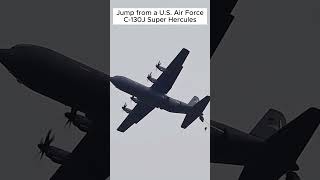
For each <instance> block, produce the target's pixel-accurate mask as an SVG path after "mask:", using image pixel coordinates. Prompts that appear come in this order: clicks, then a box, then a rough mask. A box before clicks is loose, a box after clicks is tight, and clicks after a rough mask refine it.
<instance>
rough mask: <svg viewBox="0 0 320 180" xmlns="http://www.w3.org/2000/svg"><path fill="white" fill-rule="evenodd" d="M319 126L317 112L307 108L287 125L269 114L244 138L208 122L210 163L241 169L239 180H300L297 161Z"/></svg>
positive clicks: (278, 114) (278, 115) (274, 113)
mask: <svg viewBox="0 0 320 180" xmlns="http://www.w3.org/2000/svg"><path fill="white" fill-rule="evenodd" d="M319 123H320V110H319V109H316V108H310V109H308V110H307V111H305V112H304V113H302V114H301V115H300V116H298V117H297V118H296V119H294V120H293V121H291V122H290V123H288V124H286V120H285V117H284V116H283V114H282V113H281V112H279V111H276V110H272V109H271V110H269V111H268V112H267V113H266V114H265V116H264V117H263V118H262V119H261V121H260V122H259V123H258V124H257V125H256V126H255V127H254V128H253V130H252V131H251V132H250V133H249V134H247V133H244V132H242V131H239V130H237V129H234V128H231V127H229V126H227V125H224V124H221V123H218V122H216V121H211V125H210V129H211V131H210V133H211V139H210V141H211V142H210V143H211V144H210V146H211V147H212V148H211V149H212V150H211V159H210V162H211V163H222V164H232V165H241V166H244V168H243V170H242V173H241V175H240V178H239V180H255V179H259V180H278V179H279V178H280V177H281V176H283V175H286V179H287V180H299V179H300V178H299V176H298V174H297V173H296V172H295V171H297V170H299V166H298V165H297V163H296V161H297V159H298V157H299V156H300V154H301V153H302V151H303V149H304V148H305V146H306V145H307V143H308V141H309V140H310V138H311V137H312V135H313V133H314V132H315V130H316V129H317V127H318V125H319Z"/></svg>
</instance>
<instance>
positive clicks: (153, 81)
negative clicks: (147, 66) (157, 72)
mask: <svg viewBox="0 0 320 180" xmlns="http://www.w3.org/2000/svg"><path fill="white" fill-rule="evenodd" d="M147 79H148V80H149V81H150V82H152V83H155V82H156V81H157V79H155V78H153V77H152V74H151V73H150V74H148V76H147Z"/></svg>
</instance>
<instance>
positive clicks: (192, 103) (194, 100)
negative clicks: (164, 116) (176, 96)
mask: <svg viewBox="0 0 320 180" xmlns="http://www.w3.org/2000/svg"><path fill="white" fill-rule="evenodd" d="M197 102H199V98H198V97H197V96H194V97H193V98H192V99H191V100H190V102H189V103H188V105H190V106H193V105H195V104H197Z"/></svg>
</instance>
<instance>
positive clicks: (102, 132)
mask: <svg viewBox="0 0 320 180" xmlns="http://www.w3.org/2000/svg"><path fill="white" fill-rule="evenodd" d="M0 62H1V63H2V64H3V65H4V66H5V67H6V68H7V69H8V70H9V72H10V73H11V74H12V75H13V76H14V77H15V78H16V79H17V81H18V82H19V83H22V84H24V85H25V86H27V87H29V88H30V89H32V90H33V91H35V92H37V93H39V94H42V95H44V96H46V97H49V98H51V99H53V100H55V101H58V102H60V103H62V104H64V105H66V106H69V107H71V108H72V110H71V112H70V113H66V114H65V116H66V117H67V118H68V119H69V122H67V123H70V122H72V123H73V124H75V125H76V126H77V127H78V128H79V129H80V130H82V131H85V132H87V134H86V135H85V136H84V138H83V139H82V140H81V142H80V143H79V144H78V145H77V147H76V148H75V149H74V150H73V151H72V152H71V153H69V152H66V151H61V150H59V149H56V148H49V147H51V146H50V143H51V142H52V141H53V139H52V138H50V133H48V135H47V138H46V139H45V141H42V142H41V143H40V144H39V146H38V147H39V148H40V149H41V152H43V153H45V154H46V155H48V156H49V157H50V158H51V159H54V161H56V162H58V163H62V161H60V160H62V159H63V163H62V165H61V166H60V168H59V169H58V170H57V171H56V172H55V174H54V175H53V176H52V177H51V179H52V180H64V179H77V180H79V179H83V180H89V179H90V180H104V179H106V178H107V177H109V174H110V169H109V162H110V157H109V154H110V153H109V151H110V148H109V146H110V138H109V137H110V135H109V132H110V130H109V127H110V126H109V114H110V112H109V101H110V99H109V86H110V83H109V75H107V74H105V73H103V72H100V71H97V70H95V69H93V68H91V67H89V66H86V65H84V64H81V63H79V62H77V61H75V60H73V59H71V58H68V57H66V56H64V55H62V54H59V53H57V52H55V51H53V50H50V49H47V48H44V47H40V46H35V45H27V44H21V45H16V46H14V47H12V48H10V49H0ZM78 111H79V112H82V113H84V114H85V116H82V115H79V114H77V112H78ZM61 152H63V153H61ZM54 156H59V157H54ZM59 159H60V160H59Z"/></svg>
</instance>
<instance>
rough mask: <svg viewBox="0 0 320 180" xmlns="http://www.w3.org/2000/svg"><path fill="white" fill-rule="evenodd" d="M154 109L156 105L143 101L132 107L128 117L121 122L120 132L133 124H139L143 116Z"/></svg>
mask: <svg viewBox="0 0 320 180" xmlns="http://www.w3.org/2000/svg"><path fill="white" fill-rule="evenodd" d="M153 109H154V107H151V106H147V105H145V104H143V103H138V104H137V105H136V106H135V107H134V108H133V109H132V111H131V112H130V113H129V115H128V116H127V117H126V119H125V120H124V121H123V122H122V123H121V124H120V126H119V127H118V129H117V130H118V131H120V132H125V131H126V130H127V129H129V128H130V127H131V126H132V125H133V124H137V123H138V122H139V121H140V120H141V119H142V118H144V117H145V116H146V115H148V114H149V113H150V112H151V111H152V110H153Z"/></svg>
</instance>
